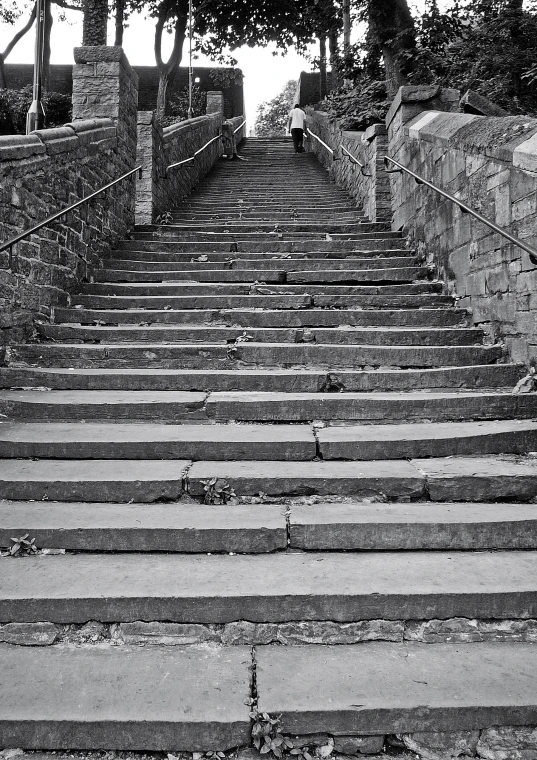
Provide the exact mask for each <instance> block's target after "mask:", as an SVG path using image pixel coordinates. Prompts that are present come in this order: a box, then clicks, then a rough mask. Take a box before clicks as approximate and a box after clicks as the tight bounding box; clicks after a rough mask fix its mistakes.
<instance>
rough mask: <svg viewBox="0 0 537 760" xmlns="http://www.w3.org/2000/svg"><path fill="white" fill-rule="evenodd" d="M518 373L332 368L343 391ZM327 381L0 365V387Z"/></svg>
mask: <svg viewBox="0 0 537 760" xmlns="http://www.w3.org/2000/svg"><path fill="white" fill-rule="evenodd" d="M334 375H335V377H334ZM521 375H522V368H521V367H520V366H518V365H516V364H489V365H481V366H480V365H476V366H469V367H445V368H442V369H419V370H413V369H407V370H397V369H377V370H356V371H353V370H338V372H337V373H331V380H332V382H338V383H341V384H342V385H343V388H344V390H346V391H347V392H348V391H374V390H378V391H380V390H384V391H398V390H399V391H407V390H411V389H416V388H468V387H469V388H494V387H497V388H502V387H510V388H512V387H513V386H514V385H515V384H516V383H517V381H518V380H519V379H520V377H521ZM329 381H330V378H329V377H328V374H327V372H326V371H315V370H312V369H311V370H306V369H292V370H291V369H234V370H218V369H216V370H209V369H199V370H196V369H155V368H150V369H140V368H139V367H133V368H129V369H121V368H120V369H106V368H102V369H101V368H97V369H96V368H91V367H82V368H78V369H76V368H74V367H71V368H62V367H60V368H55V367H50V368H45V367H40V368H36V367H28V366H26V367H0V388H28V387H30V388H36V387H45V388H51V389H57V390H77V389H78V390H123V391H127V390H132V391H144V390H145V391H147V390H155V391H156V390H161V391H173V390H175V391H203V392H209V391H233V390H240V391H264V392H302V393H315V392H318V391H320V389H321V388H323V387H326V384H327V383H329ZM338 387H339V386H338Z"/></svg>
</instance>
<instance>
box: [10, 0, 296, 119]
mask: <svg viewBox="0 0 537 760" xmlns="http://www.w3.org/2000/svg"><path fill="white" fill-rule="evenodd" d="M54 7H55V6H54ZM55 15H56V16H57V13H55ZM26 17H27V14H25V15H24V16H23V17H22V18H21V19H19V21H18V22H17V24H16V25H15V26H14V27H12V26H8V25H6V24H0V50H3V49H4V48H5V46H6V45H7V43H8V42H9V41H10V39H11V38H12V36H13V34H14V32H15V31H16V29H17V28H19V27H20V26H21V25H22V24H23V23H24V20H25V19H26ZM67 17H68V22H58V21H57V19H56V20H55V22H54V26H53V28H52V46H51V47H52V56H51V62H52V63H73V47H75V46H76V45H80V44H81V39H82V14H81V13H77V12H74V11H70V12H68V13H67ZM108 32H109V43H110V44H113V36H112V35H113V21H109V23H108ZM167 37H168V41H171V36H169V35H167ZM153 38H154V21H153V20H151V19H149V20H145V19H144V18H143V17H142V16H137V17H134V16H133V17H132V18H131V19H130V20H129V27H128V28H127V29H126V30H125V37H124V45H123V47H124V49H125V53H126V55H127V58H128V59H129V61H130V63H131V64H133V65H139V66H154V65H155V54H154V51H153ZM34 40H35V32H34V29H32V30H31V31H30V32H28V34H27V35H26V36H25V37H24V38H23V39H22V40H21V41H20V42H19V44H18V45H17V47H16V48H15V49H14V50H13V52H12V53H11V55H10V56H9V58H8V59H7V63H30V62H32V61H33V47H34ZM272 50H274V48H268V49H262V48H248V47H243V48H239V49H238V50H236V51H234V52H233V56H234V57H235V58H237V60H238V64H237V65H238V67H239V68H241V69H242V71H243V72H244V76H245V79H244V91H245V101H246V112H247V113H246V115H247V117H248V120H249V123H250V125H252V124H253V122H254V120H255V115H256V110H257V106H258V104H259V103H261V102H262V101H265V100H270V99H271V98H273V97H274V96H275V95H277V94H278V93H279V92H280V91H281V90H282V89H283V86H284V85H285V84H286V82H287V81H288V80H289V79H297V78H298V76H299V74H300V72H301V71H310V70H311V67H310V65H309V64H308V62H307V61H306V60H305V59H304V58H302V57H301V56H299V55H297V53H296V52H295V51H294V50H290V51H289V52H288V53H287V54H286V55H285V56H284V57H282V56H280V55H278V56H276V57H274V56H273V55H272ZM182 65H188V62H187V45H185V50H184V53H183V62H182ZM194 65H200V66H211V65H215V64H213V63H212V62H211V61H210V60H209V59H208V58H200V59H199V60H198V61H195V63H194ZM216 65H217V64H216Z"/></svg>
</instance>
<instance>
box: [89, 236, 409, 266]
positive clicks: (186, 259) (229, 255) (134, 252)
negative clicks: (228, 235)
mask: <svg viewBox="0 0 537 760" xmlns="http://www.w3.org/2000/svg"><path fill="white" fill-rule="evenodd" d="M397 242H399V243H400V242H401V241H397ZM167 245H168V244H165V246H164V247H162V248H161V247H160V246H159V247H158V248H155V250H145V246H142V247H141V248H140V249H138V248H129V249H117V250H115V251H114V252H113V254H112V258H111V259H104V262H103V263H107V262H108V261H111V260H118V259H119V260H121V261H122V262H125V263H127V264H130V263H133V262H136V265H137V266H147V260H148V255H147V254H148V253H150V254H151V257H150V258H151V264H152V265H153V264H155V263H161V264H164V265H165V266H164V268H166V266H167V265H170V264H186V263H188V264H211V263H215V262H219V263H225V264H229V263H230V262H231V261H233V262H237V261H240V262H242V261H252V264H253V265H254V268H255V266H258V267H260V268H261V267H263V268H264V267H265V266H266V265H267V262H268V263H270V262H276V263H278V262H284V263H285V262H301V261H306V262H312V263H313V264H315V262H319V263H320V262H325V261H341V262H345V261H347V260H349V259H350V260H351V261H356V262H358V263H360V264H361V263H362V262H369V261H371V260H372V259H371V257H372V256H374V259H373V260H375V261H376V260H378V261H380V263H381V265H382V264H383V262H384V265H385V262H388V261H390V260H391V259H393V258H394V257H400V258H402V259H403V266H405V265H408V263H409V262H411V261H412V260H413V258H414V257H415V255H416V254H415V252H414V251H412V250H410V249H406V248H401V247H398V246H397V245H394V246H393V248H386V249H381V250H378V251H375V250H365V251H364V250H330V251H329V250H324V249H323V248H319V250H315V251H307V252H306V251H299V250H297V251H289V252H287V253H285V252H283V253H282V252H277V251H276V252H274V251H272V252H271V251H249V250H248V248H246V249H245V250H243V249H242V247H241V249H239V250H236V251H235V250H234V251H230V250H229V249H227V250H223V251H207V252H206V253H203V252H201V253H200V252H199V251H197V252H195V251H191V252H188V251H172V250H169V249H168V248H167V247H166V246H167ZM267 268H268V266H267ZM276 268H277V267H276ZM360 268H361V267H360ZM380 268H381V269H382V268H383V266H381V267H380Z"/></svg>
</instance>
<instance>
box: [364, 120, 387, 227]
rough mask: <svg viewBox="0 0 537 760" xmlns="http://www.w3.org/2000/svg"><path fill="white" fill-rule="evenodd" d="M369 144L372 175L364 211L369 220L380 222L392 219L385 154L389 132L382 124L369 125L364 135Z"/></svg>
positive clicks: (367, 168) (368, 150)
mask: <svg viewBox="0 0 537 760" xmlns="http://www.w3.org/2000/svg"><path fill="white" fill-rule="evenodd" d="M362 142H363V143H365V144H366V145H367V149H366V151H365V154H366V155H367V156H368V162H367V166H366V169H365V170H366V172H367V173H368V174H369V175H370V179H369V182H370V186H369V187H370V189H369V193H368V197H367V199H366V200H365V202H364V211H365V213H366V214H367V217H368V219H369V221H371V222H380V221H385V220H388V219H390V216H391V202H390V176H389V174H387V173H386V170H385V168H384V156H385V155H386V153H387V152H388V132H387V130H386V128H385V127H384V126H383V125H382V124H373V125H372V126H371V127H368V128H367V129H366V131H365V132H364V135H363V137H362Z"/></svg>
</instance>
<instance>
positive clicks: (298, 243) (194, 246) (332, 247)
mask: <svg viewBox="0 0 537 760" xmlns="http://www.w3.org/2000/svg"><path fill="white" fill-rule="evenodd" d="M235 246H236V247H237V248H238V249H239V250H242V251H247V252H248V253H264V252H266V253H310V252H315V251H322V252H324V253H330V254H332V255H333V253H334V251H352V252H353V253H354V252H355V251H368V252H371V251H375V252H377V251H393V250H399V249H401V247H402V241H401V237H400V236H399V235H398V234H397V233H390V234H388V233H386V234H384V233H381V232H379V233H375V235H374V236H373V235H368V234H367V233H364V234H362V235H361V236H360V237H359V238H356V239H351V240H338V239H333V240H330V241H328V240H326V237H325V238H324V239H317V240H311V239H309V240H308V239H305V238H302V239H299V240H283V239H279V238H276V239H272V240H268V241H263V240H251V239H245V240H241V239H240V236H236V235H229V239H228V240H224V241H221V240H209V241H196V240H182V241H177V240H175V241H173V240H165V239H162V238H159V239H156V238H154V237H147V238H141V239H139V238H133V239H131V240H122V241H120V242H119V243H118V244H117V248H116V250H120V251H129V250H131V251H154V252H156V253H167V252H169V253H183V252H186V253H190V254H192V255H195V254H197V255H199V254H203V253H211V252H214V253H219V252H221V253H230V252H232V253H234V252H235ZM230 249H233V250H232V251H230Z"/></svg>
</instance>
